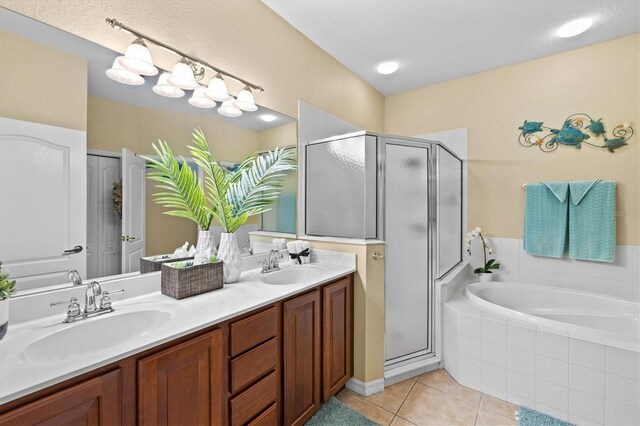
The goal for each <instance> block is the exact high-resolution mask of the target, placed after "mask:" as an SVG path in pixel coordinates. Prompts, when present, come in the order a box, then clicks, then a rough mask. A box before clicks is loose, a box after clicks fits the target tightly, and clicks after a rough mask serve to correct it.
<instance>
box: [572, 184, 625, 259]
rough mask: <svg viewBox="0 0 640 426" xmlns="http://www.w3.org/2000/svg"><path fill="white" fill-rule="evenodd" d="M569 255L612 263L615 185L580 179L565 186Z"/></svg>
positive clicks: (614, 231) (575, 257)
mask: <svg viewBox="0 0 640 426" xmlns="http://www.w3.org/2000/svg"><path fill="white" fill-rule="evenodd" d="M569 192H570V194H571V203H570V205H569V256H570V257H572V258H574V259H580V260H595V261H598V262H613V258H614V254H615V250H616V214H615V213H616V183H615V182H614V181H601V180H597V179H596V180H583V181H577V182H570V183H569Z"/></svg>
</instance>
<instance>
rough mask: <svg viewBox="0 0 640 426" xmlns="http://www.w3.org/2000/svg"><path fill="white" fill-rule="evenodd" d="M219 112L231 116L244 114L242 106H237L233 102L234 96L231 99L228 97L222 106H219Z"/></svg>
mask: <svg viewBox="0 0 640 426" xmlns="http://www.w3.org/2000/svg"><path fill="white" fill-rule="evenodd" d="M218 113H220V115H224V116H225V117H231V118H235V117H240V116H241V115H242V111H241V110H240V108H238V107H236V106H235V105H234V104H233V96H232V97H231V99H228V100H226V101H224V102H223V103H222V105H221V106H220V108H218Z"/></svg>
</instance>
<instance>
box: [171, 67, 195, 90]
mask: <svg viewBox="0 0 640 426" xmlns="http://www.w3.org/2000/svg"><path fill="white" fill-rule="evenodd" d="M169 83H170V84H173V85H174V86H176V87H179V88H181V89H186V90H194V89H197V88H198V87H199V86H200V83H198V82H197V81H196V78H195V76H194V75H193V70H192V69H191V67H190V66H189V65H188V64H187V63H186V62H184V61H183V60H180V61H178V62H176V64H175V65H174V66H173V70H172V71H171V77H169Z"/></svg>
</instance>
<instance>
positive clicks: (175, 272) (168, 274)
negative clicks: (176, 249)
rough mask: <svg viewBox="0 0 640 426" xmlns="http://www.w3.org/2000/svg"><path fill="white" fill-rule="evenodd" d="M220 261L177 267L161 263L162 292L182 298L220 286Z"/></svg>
mask: <svg viewBox="0 0 640 426" xmlns="http://www.w3.org/2000/svg"><path fill="white" fill-rule="evenodd" d="M222 285H223V284H222V261H217V262H215V263H204V264H202V265H195V266H191V267H189V268H184V269H178V268H173V267H171V266H169V265H168V264H163V265H162V287H161V289H162V294H164V295H167V296H169V297H173V298H174V299H184V298H185V297H190V296H195V295H196V294H200V293H206V292H208V291H213V290H217V289H219V288H222Z"/></svg>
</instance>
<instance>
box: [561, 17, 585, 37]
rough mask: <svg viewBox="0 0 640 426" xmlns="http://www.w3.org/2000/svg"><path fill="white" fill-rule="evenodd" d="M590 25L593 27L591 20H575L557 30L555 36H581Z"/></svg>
mask: <svg viewBox="0 0 640 426" xmlns="http://www.w3.org/2000/svg"><path fill="white" fill-rule="evenodd" d="M591 25H593V18H580V19H575V20H573V21H571V22H567V23H566V24H564V25H563V26H561V27H560V28H558V31H557V32H556V34H558V37H563V38H567V37H575V36H577V35H578V34H582V33H583V32H585V31H587V30H588V29H589V28H590V27H591Z"/></svg>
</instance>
